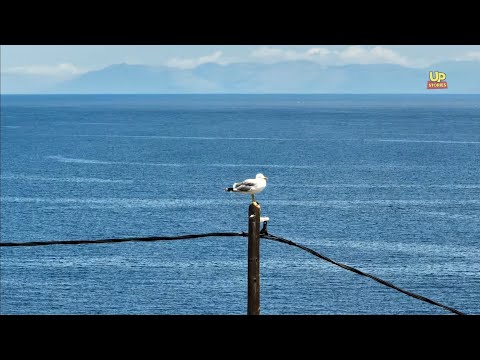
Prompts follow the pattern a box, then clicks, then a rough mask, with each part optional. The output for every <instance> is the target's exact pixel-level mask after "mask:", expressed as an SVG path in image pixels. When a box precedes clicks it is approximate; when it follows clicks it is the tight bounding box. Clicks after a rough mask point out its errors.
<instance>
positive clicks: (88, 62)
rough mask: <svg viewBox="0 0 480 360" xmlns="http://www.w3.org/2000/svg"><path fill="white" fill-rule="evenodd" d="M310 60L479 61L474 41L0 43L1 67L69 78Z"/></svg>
mask: <svg viewBox="0 0 480 360" xmlns="http://www.w3.org/2000/svg"><path fill="white" fill-rule="evenodd" d="M286 60H311V61H315V62H318V63H322V64H326V65H342V64H379V63H393V64H399V65H403V66H407V67H428V66H429V65H431V64H433V63H437V62H441V61H451V60H475V61H480V45H395V46H390V45H376V46H375V45H368V46H363V45H294V46H293V45H284V46H279V45H264V46H257V45H255V46H249V45H138V46H137V45H109V46H105V45H5V46H4V45H2V46H1V72H2V73H8V74H30V75H44V76H51V77H70V76H74V75H77V74H80V73H83V72H86V71H89V70H96V69H100V68H103V67H106V66H108V65H111V64H118V63H128V64H146V65H166V66H172V67H179V68H192V67H195V66H197V65H200V64H202V63H206V62H216V63H219V64H228V63H232V62H278V61H286Z"/></svg>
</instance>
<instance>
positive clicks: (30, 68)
mask: <svg viewBox="0 0 480 360" xmlns="http://www.w3.org/2000/svg"><path fill="white" fill-rule="evenodd" d="M2 72H3V73H4V74H15V75H43V76H58V77H68V76H73V75H78V74H82V73H84V72H86V70H84V69H80V68H78V67H77V66H75V65H73V64H71V63H62V64H57V65H27V66H14V67H10V68H7V69H5V70H4V71H2Z"/></svg>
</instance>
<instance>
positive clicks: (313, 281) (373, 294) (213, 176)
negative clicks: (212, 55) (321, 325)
mask: <svg viewBox="0 0 480 360" xmlns="http://www.w3.org/2000/svg"><path fill="white" fill-rule="evenodd" d="M429 95H430V94H429ZM429 95H414V96H403V95H396V96H378V95H352V96H349V95H342V96H336V95H267V96H256V95H252V96H247V95H245V96H242V95H232V96H228V95H214V96H206V95H205V96H201V95H198V96H191V95H183V96H176V95H171V96H143V95H142V96H110V95H104V96H90V95H89V96H2V98H1V101H2V103H1V241H4V242H5V241H18V242H22V241H33V240H57V239H58V240H60V239H61V240H64V239H100V238H111V237H131V236H156V235H179V234H189V233H202V232H212V231H246V230H247V208H248V204H249V197H247V196H245V195H241V194H232V193H225V192H224V191H223V188H224V187H226V186H230V185H231V184H232V183H233V182H234V181H238V180H243V179H245V178H248V177H254V176H255V174H256V173H258V172H262V173H264V174H265V175H266V176H268V178H269V180H268V186H267V188H266V190H265V191H264V192H263V193H262V194H260V195H258V197H257V198H258V200H259V202H260V203H261V205H262V214H263V215H265V216H269V217H270V223H269V230H270V232H271V233H273V234H275V235H278V236H283V237H286V238H288V239H291V240H294V241H297V242H299V243H302V244H305V245H307V246H310V247H312V248H314V249H315V250H317V251H319V252H321V253H324V254H325V255H327V256H330V257H332V258H333V259H335V260H338V261H341V262H345V263H347V264H349V265H352V266H355V267H358V268H359V269H361V270H364V271H366V272H370V273H372V274H375V275H377V276H380V277H382V278H384V279H386V280H389V281H391V282H393V283H394V284H396V285H398V286H401V287H404V288H405V289H407V290H410V291H414V292H417V293H419V294H421V295H424V296H427V297H431V298H432V299H434V300H437V301H440V302H444V303H445V304H447V305H450V306H453V307H455V308H457V309H459V310H462V311H464V312H467V313H470V314H480V169H479V167H480V96H478V95H471V96H463V95H458V96H450V95H434V94H431V95H430V96H429ZM0 254H1V263H0V265H1V273H0V274H1V294H0V295H1V303H0V305H1V309H0V313H2V314H245V312H246V307H247V291H246V290H247V283H246V280H247V241H246V239H244V238H207V239H200V240H186V241H179V242H155V243H122V244H102V245H75V246H68V245H55V246H47V247H32V248H28V247H25V248H3V247H2V248H0ZM261 276H262V277H261V312H262V314H448V313H447V312H445V311H444V310H442V309H439V308H436V307H434V306H432V305H429V304H426V303H422V302H420V301H418V300H415V299H412V298H409V297H407V296H405V295H403V294H400V293H398V292H395V291H393V290H391V289H388V288H385V287H384V286H382V285H380V284H378V283H375V282H373V281H372V280H369V279H367V278H363V277H360V276H358V275H355V274H353V273H350V272H347V271H345V270H343V269H340V268H338V267H334V266H333V265H330V264H328V263H325V262H323V261H321V260H320V259H317V258H315V257H313V256H312V255H310V254H308V253H306V252H304V251H302V250H300V249H297V248H293V247H290V246H286V245H284V244H279V243H274V242H269V241H267V240H262V243H261Z"/></svg>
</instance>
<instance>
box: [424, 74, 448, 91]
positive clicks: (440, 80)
mask: <svg viewBox="0 0 480 360" xmlns="http://www.w3.org/2000/svg"><path fill="white" fill-rule="evenodd" d="M428 76H429V77H430V80H429V81H427V89H428V90H434V89H448V84H447V82H446V81H445V79H446V78H447V75H446V74H445V73H443V72H440V71H430V73H429V74H428Z"/></svg>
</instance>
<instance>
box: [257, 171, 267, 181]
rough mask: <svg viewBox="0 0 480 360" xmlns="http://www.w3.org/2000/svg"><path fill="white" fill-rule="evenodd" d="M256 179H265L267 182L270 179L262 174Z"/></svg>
mask: <svg viewBox="0 0 480 360" xmlns="http://www.w3.org/2000/svg"><path fill="white" fill-rule="evenodd" d="M255 178H257V179H264V180H267V179H268V178H267V177H266V176H265V175H263V174H261V173H260V174H257V176H256V177H255Z"/></svg>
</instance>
